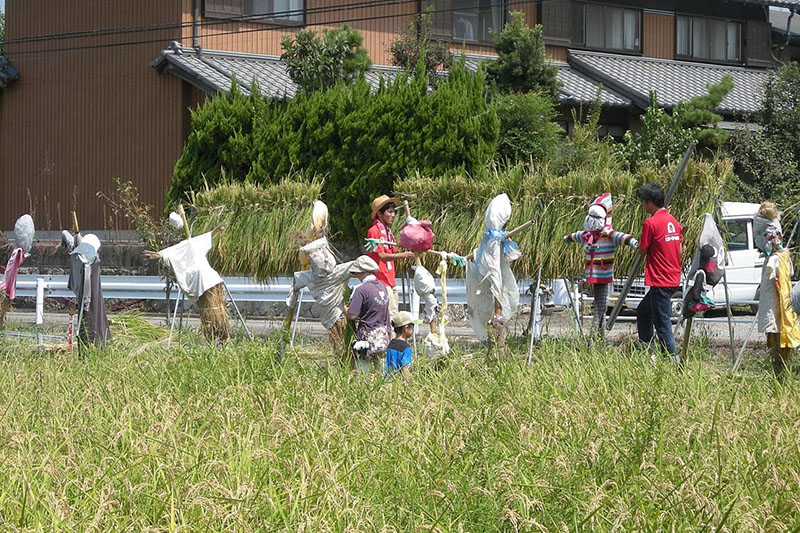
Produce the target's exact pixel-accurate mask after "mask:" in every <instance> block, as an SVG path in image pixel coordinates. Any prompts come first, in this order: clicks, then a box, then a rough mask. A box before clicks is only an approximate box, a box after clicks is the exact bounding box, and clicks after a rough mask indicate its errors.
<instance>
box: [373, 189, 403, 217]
mask: <svg viewBox="0 0 800 533" xmlns="http://www.w3.org/2000/svg"><path fill="white" fill-rule="evenodd" d="M396 203H397V198H391V197H389V196H387V195H385V194H382V195H380V196H378V197H377V198H375V199H374V200H372V217H371V220H375V217H376V216H377V215H378V211H380V210H381V209H383V206H385V205H386V204H396Z"/></svg>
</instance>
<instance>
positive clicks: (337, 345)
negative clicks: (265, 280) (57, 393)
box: [286, 200, 353, 352]
mask: <svg viewBox="0 0 800 533" xmlns="http://www.w3.org/2000/svg"><path fill="white" fill-rule="evenodd" d="M328 216H329V215H328V207H327V206H326V205H325V204H324V203H323V202H321V201H319V200H316V201H314V207H313V210H312V216H311V218H312V223H311V228H310V229H309V232H308V237H309V238H313V239H314V240H312V241H311V242H310V243H308V244H306V245H305V246H302V247H301V248H300V257H301V258H302V259H304V260H305V261H307V263H308V266H309V270H301V271H299V272H295V273H294V277H293V278H292V287H291V289H290V290H289V295H288V296H287V297H286V305H287V306H288V307H289V309H290V310H292V309H294V308H295V307H296V306H297V304H298V300H299V297H300V291H302V290H303V289H306V290H308V292H309V294H311V297H312V298H314V305H313V307H312V312H313V313H314V315H316V316H318V317H319V321H320V323H321V324H322V325H323V326H324V327H325V329H327V330H328V332H329V333H330V337H331V343H332V344H333V348H334V349H335V350H336V351H337V352H340V351H341V350H342V342H343V340H344V330H345V326H346V325H347V320H346V319H345V317H344V312H343V309H344V284H345V283H346V282H347V280H348V279H349V278H350V266H351V265H352V264H353V262H352V261H350V262H347V263H340V264H337V263H336V257H335V256H334V254H333V251H332V250H331V247H330V243H329V242H328V239H327V237H326V236H325V233H326V230H327V227H328ZM290 315H291V313H290Z"/></svg>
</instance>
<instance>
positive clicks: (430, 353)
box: [423, 333, 450, 361]
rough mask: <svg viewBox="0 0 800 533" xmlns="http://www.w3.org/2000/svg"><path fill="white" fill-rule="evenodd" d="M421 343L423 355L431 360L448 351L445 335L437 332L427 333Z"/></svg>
mask: <svg viewBox="0 0 800 533" xmlns="http://www.w3.org/2000/svg"><path fill="white" fill-rule="evenodd" d="M423 344H424V346H425V355H426V356H427V357H428V359H430V360H432V361H435V360H437V359H440V358H442V357H444V356H446V355H447V354H448V353H450V343H449V342H448V341H447V337H445V336H443V335H439V334H438V333H428V335H427V336H426V337H425V340H424V341H423Z"/></svg>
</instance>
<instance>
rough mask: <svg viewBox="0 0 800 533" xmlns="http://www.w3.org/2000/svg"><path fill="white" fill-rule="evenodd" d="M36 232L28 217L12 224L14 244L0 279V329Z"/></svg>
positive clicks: (9, 307)
mask: <svg viewBox="0 0 800 533" xmlns="http://www.w3.org/2000/svg"><path fill="white" fill-rule="evenodd" d="M35 234H36V230H35V228H34V227H33V219H32V218H31V216H30V215H22V216H21V217H19V218H18V219H17V222H16V223H15V224H14V242H13V243H12V250H11V255H10V256H9V257H8V263H7V264H6V269H5V270H4V271H3V277H2V279H0V328H1V327H3V323H4V322H5V318H6V313H7V312H8V310H9V309H11V301H12V300H13V299H14V297H15V295H16V291H17V274H18V273H19V267H20V266H21V265H22V262H23V261H24V260H25V258H26V257H28V256H29V255H30V251H31V248H33V237H34V235H35Z"/></svg>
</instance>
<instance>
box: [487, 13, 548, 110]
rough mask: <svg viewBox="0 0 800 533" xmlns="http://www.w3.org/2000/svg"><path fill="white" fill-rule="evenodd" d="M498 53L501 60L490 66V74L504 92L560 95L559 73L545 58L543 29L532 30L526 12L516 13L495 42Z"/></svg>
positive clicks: (535, 28) (537, 27)
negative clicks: (526, 22) (537, 92)
mask: <svg viewBox="0 0 800 533" xmlns="http://www.w3.org/2000/svg"><path fill="white" fill-rule="evenodd" d="M494 49H495V51H496V52H497V60H496V61H494V62H492V63H491V64H490V65H489V68H488V74H489V79H490V80H492V81H493V82H494V83H495V85H496V86H497V88H498V89H499V90H500V91H502V92H531V91H543V92H545V93H548V94H550V96H552V97H553V98H555V97H556V96H557V95H558V88H559V82H558V79H557V78H556V74H557V73H558V69H557V68H556V67H555V66H553V65H551V64H549V63H548V62H547V59H546V57H545V50H544V39H543V38H542V27H541V25H537V26H535V27H533V28H530V27H528V25H527V24H525V16H524V14H523V13H522V12H519V11H512V12H511V20H510V21H509V22H508V23H506V25H505V27H504V28H503V30H502V31H501V32H500V34H499V35H497V36H496V38H495V43H494Z"/></svg>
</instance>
